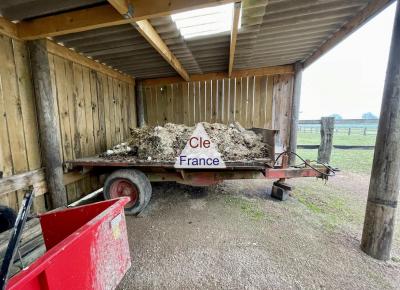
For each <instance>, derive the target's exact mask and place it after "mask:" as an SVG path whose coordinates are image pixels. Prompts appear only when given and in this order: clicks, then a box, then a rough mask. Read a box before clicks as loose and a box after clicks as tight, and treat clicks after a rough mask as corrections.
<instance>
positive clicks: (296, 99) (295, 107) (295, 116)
mask: <svg viewBox="0 0 400 290" xmlns="http://www.w3.org/2000/svg"><path fill="white" fill-rule="evenodd" d="M294 72H295V74H294V88H293V99H292V121H291V123H290V139H289V150H290V151H291V152H296V149H297V128H298V125H299V112H300V94H301V79H302V76H303V64H302V63H300V62H297V63H295V65H294ZM295 162H296V156H295V155H293V154H292V155H291V156H290V165H294V164H295Z"/></svg>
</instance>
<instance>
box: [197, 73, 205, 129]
mask: <svg viewBox="0 0 400 290" xmlns="http://www.w3.org/2000/svg"><path fill="white" fill-rule="evenodd" d="M206 90H207V88H206V82H205V81H201V82H200V86H199V92H198V96H197V98H198V100H199V117H198V121H197V122H202V121H205V117H206V94H207V93H206Z"/></svg>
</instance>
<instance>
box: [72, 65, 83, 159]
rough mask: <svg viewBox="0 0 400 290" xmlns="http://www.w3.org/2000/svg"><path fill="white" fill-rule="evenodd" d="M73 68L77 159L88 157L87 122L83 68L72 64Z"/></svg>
mask: <svg viewBox="0 0 400 290" xmlns="http://www.w3.org/2000/svg"><path fill="white" fill-rule="evenodd" d="M72 67H73V80H74V81H73V83H72V84H73V112H74V119H75V122H74V123H73V126H74V127H75V136H74V147H75V155H76V157H78V158H79V157H83V156H86V154H85V153H86V152H85V149H86V148H85V145H86V144H85V142H84V141H85V140H84V138H85V136H84V132H83V130H84V128H85V129H86V120H85V118H84V100H83V98H82V95H83V85H82V67H81V66H80V65H79V64H75V63H73V64H72Z"/></svg>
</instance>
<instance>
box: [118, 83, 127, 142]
mask: <svg viewBox="0 0 400 290" xmlns="http://www.w3.org/2000/svg"><path fill="white" fill-rule="evenodd" d="M118 85H119V86H118V92H119V94H120V104H119V111H120V112H121V114H120V121H121V127H120V130H121V132H120V134H121V142H122V141H125V135H126V134H125V132H126V124H125V108H126V104H125V102H126V101H125V87H124V83H123V82H122V81H118Z"/></svg>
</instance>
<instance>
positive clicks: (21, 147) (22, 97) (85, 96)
mask: <svg viewBox="0 0 400 290" xmlns="http://www.w3.org/2000/svg"><path fill="white" fill-rule="evenodd" d="M0 51H1V53H0V118H1V119H0V172H2V173H3V180H5V179H7V180H9V179H10V177H11V176H13V175H16V174H24V173H26V172H31V171H32V172H38V174H39V175H40V174H42V173H41V171H40V170H39V171H35V170H37V169H39V168H41V167H42V162H41V150H40V144H39V140H38V128H37V116H36V107H35V97H34V92H33V88H32V80H31V72H30V62H29V55H28V51H27V47H26V45H25V43H24V42H22V41H19V40H16V39H11V38H9V37H6V36H2V35H0ZM49 62H50V69H51V77H52V79H51V81H52V90H53V95H54V96H55V98H54V105H55V107H56V108H58V110H57V116H56V120H57V122H56V124H53V125H54V126H56V127H57V128H58V133H59V134H60V137H61V138H60V140H61V142H60V144H59V145H60V151H61V153H62V160H64V161H65V160H68V159H73V158H77V157H83V156H88V155H93V154H95V153H100V152H101V151H104V150H105V149H106V148H107V147H111V146H112V145H113V144H116V143H118V142H121V140H123V139H125V138H126V137H127V134H128V132H129V129H128V128H129V127H135V126H136V115H135V111H136V110H135V99H134V81H133V80H132V79H129V78H127V77H126V76H123V75H121V74H119V73H117V72H115V71H110V69H109V68H106V67H104V69H103V68H102V66H101V65H100V64H98V63H94V61H92V62H93V64H91V63H90V61H89V60H88V59H86V58H84V57H83V56H80V55H78V54H77V53H74V52H72V51H69V50H68V49H66V48H63V47H59V50H57V49H56V48H55V47H54V46H53V49H52V51H51V53H50V54H49ZM39 175H38V176H39ZM42 175H43V174H42ZM0 178H1V177H0ZM1 180H2V179H0V181H1ZM35 180H36V181H39V180H38V178H36V179H35ZM74 180H75V179H74ZM0 183H1V182H0ZM97 187H98V183H97V182H96V178H92V177H90V178H85V179H83V180H80V181H78V182H77V183H74V184H71V185H69V186H68V187H67V191H68V200H69V201H73V200H75V199H77V198H79V197H80V196H81V195H83V194H85V193H88V192H90V191H91V190H92V189H95V188H97ZM8 188H10V187H8ZM11 188H12V187H11ZM44 188H45V186H44ZM41 193H43V192H41ZM22 196H23V192H22V191H21V190H19V191H17V192H9V191H7V190H5V191H3V190H2V189H1V186H0V204H3V205H7V206H10V207H12V208H14V209H17V208H18V204H19V203H20V202H21V198H22ZM34 207H35V211H43V210H45V199H44V196H43V195H40V196H37V198H36V199H35V203H34Z"/></svg>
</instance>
